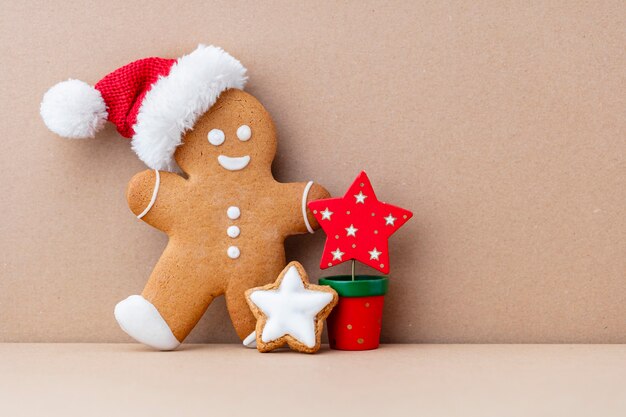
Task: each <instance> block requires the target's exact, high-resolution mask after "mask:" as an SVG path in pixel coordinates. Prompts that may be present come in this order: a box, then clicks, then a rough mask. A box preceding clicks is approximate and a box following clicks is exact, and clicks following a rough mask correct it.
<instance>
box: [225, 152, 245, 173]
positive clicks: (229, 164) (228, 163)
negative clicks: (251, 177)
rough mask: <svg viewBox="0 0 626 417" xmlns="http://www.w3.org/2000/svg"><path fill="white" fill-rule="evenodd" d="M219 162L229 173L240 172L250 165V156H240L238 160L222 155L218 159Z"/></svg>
mask: <svg viewBox="0 0 626 417" xmlns="http://www.w3.org/2000/svg"><path fill="white" fill-rule="evenodd" d="M217 162H219V163H220V165H221V166H222V168H224V169H227V170H229V171H239V170H240V169H244V168H245V167H247V166H248V164H249V163H250V155H246V156H240V157H238V158H231V157H230V156H225V155H220V156H218V157H217Z"/></svg>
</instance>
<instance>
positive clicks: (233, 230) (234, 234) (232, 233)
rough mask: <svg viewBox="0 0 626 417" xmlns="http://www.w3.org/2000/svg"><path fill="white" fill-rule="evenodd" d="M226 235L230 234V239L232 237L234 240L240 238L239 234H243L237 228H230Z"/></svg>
mask: <svg viewBox="0 0 626 417" xmlns="http://www.w3.org/2000/svg"><path fill="white" fill-rule="evenodd" d="M226 233H227V234H228V236H229V237H232V238H233V239H234V238H236V237H237V236H239V233H241V230H239V228H238V227H237V226H229V227H228V229H226Z"/></svg>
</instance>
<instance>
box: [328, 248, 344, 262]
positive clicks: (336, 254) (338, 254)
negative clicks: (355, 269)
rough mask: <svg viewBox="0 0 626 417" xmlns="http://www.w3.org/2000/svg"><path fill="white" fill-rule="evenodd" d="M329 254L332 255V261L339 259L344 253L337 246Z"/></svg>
mask: <svg viewBox="0 0 626 417" xmlns="http://www.w3.org/2000/svg"><path fill="white" fill-rule="evenodd" d="M331 254H332V255H333V261H341V260H342V259H341V257H342V256H343V255H345V253H344V252H342V251H340V250H339V248H337V250H336V251H334V252H331Z"/></svg>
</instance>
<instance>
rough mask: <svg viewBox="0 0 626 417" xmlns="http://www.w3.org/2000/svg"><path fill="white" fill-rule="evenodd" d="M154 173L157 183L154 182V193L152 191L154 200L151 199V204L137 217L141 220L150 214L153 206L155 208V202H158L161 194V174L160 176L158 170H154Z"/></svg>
mask: <svg viewBox="0 0 626 417" xmlns="http://www.w3.org/2000/svg"><path fill="white" fill-rule="evenodd" d="M154 173H155V174H156V181H155V182H154V191H152V198H151V199H150V202H149V203H148V207H146V209H145V210H144V211H142V212H141V214H139V215H138V216H137V218H138V219H141V218H142V217H143V216H145V215H146V214H148V212H149V211H150V209H151V208H152V206H154V202H155V201H156V198H157V194H159V185H160V184H161V174H159V170H157V169H155V170H154Z"/></svg>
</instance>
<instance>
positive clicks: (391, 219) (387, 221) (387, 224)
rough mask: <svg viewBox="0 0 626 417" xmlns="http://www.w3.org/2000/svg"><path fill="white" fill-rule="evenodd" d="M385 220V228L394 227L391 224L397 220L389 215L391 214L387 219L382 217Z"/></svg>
mask: <svg viewBox="0 0 626 417" xmlns="http://www.w3.org/2000/svg"><path fill="white" fill-rule="evenodd" d="M383 218H384V219H385V226H389V225H391V226H395V224H393V222H395V221H396V220H397V219H396V218H395V217H393V216H392V215H391V213H389V216H387V217H383Z"/></svg>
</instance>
